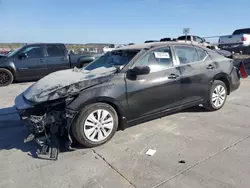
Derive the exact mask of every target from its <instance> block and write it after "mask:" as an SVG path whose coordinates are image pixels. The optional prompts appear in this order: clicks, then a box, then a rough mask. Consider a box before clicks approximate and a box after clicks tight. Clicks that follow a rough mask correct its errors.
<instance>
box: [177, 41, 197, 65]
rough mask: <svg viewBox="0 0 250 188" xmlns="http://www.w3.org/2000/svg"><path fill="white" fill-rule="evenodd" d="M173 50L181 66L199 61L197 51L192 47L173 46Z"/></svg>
mask: <svg viewBox="0 0 250 188" xmlns="http://www.w3.org/2000/svg"><path fill="white" fill-rule="evenodd" d="M174 48H175V52H176V55H177V57H178V58H179V62H180V64H181V65H183V64H187V63H193V62H196V61H200V60H199V56H198V53H197V50H196V49H195V48H194V47H189V46H175V47H174Z"/></svg>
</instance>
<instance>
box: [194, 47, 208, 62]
mask: <svg viewBox="0 0 250 188" xmlns="http://www.w3.org/2000/svg"><path fill="white" fill-rule="evenodd" d="M196 50H197V52H198V57H199V60H200V61H202V60H204V59H205V58H206V57H207V52H206V51H205V50H203V49H202V48H196Z"/></svg>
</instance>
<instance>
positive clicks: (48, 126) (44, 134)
mask: <svg viewBox="0 0 250 188" xmlns="http://www.w3.org/2000/svg"><path fill="white" fill-rule="evenodd" d="M67 100H68V98H66V99H60V100H57V101H51V102H48V103H42V104H38V105H36V106H35V107H34V108H28V109H24V110H19V114H20V116H21V118H22V120H23V121H25V125H26V126H27V130H28V137H27V138H26V139H25V140H24V142H29V141H32V140H34V141H36V142H37V144H38V145H40V146H41V149H38V150H37V152H36V154H37V157H38V158H47V159H53V160H56V159H57V158H58V154H59V151H60V148H62V147H64V148H67V149H69V150H73V148H72V147H71V144H72V139H71V135H70V127H71V124H72V122H73V119H74V117H75V115H76V114H77V112H75V111H72V110H69V109H67V108H66V107H67V104H68V102H67Z"/></svg>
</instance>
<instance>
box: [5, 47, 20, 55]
mask: <svg viewBox="0 0 250 188" xmlns="http://www.w3.org/2000/svg"><path fill="white" fill-rule="evenodd" d="M21 48H22V46H21V47H19V48H17V49H15V50H14V51H12V52H10V53H8V54H7V57H11V56H12V55H14V54H15V53H16V52H18V51H19V50H20V49H21Z"/></svg>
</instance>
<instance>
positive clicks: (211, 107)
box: [203, 80, 227, 111]
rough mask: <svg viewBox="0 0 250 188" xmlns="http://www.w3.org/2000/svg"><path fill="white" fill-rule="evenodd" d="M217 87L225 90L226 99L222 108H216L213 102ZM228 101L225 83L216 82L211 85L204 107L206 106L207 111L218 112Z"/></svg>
mask: <svg viewBox="0 0 250 188" xmlns="http://www.w3.org/2000/svg"><path fill="white" fill-rule="evenodd" d="M217 86H222V87H223V88H224V89H225V99H224V101H223V103H222V104H221V105H220V106H217V107H216V106H215V105H214V103H213V101H212V95H213V93H214V91H215V88H216V87H217ZM226 100H227V87H226V84H225V83H224V82H222V81H220V80H215V81H214V82H213V83H212V85H211V88H210V91H209V96H208V100H207V102H206V103H205V104H204V105H203V106H204V108H205V109H207V110H209V111H216V110H219V109H221V108H222V107H223V106H224V104H225V102H226Z"/></svg>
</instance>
